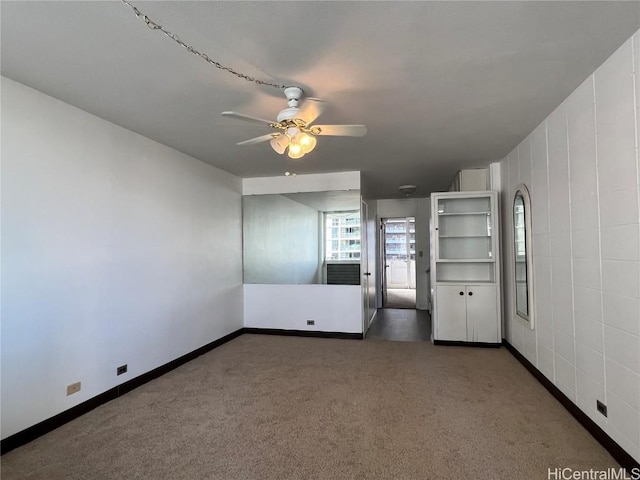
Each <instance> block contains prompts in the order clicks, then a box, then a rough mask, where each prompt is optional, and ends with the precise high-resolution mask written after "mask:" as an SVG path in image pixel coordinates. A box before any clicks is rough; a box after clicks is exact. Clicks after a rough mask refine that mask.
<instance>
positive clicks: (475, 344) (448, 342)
mask: <svg viewBox="0 0 640 480" xmlns="http://www.w3.org/2000/svg"><path fill="white" fill-rule="evenodd" d="M433 344H434V345H446V346H448V347H481V348H500V347H501V346H502V344H501V343H485V342H460V341H458V340H434V341H433Z"/></svg>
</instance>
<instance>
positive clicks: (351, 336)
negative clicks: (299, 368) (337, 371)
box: [242, 327, 362, 340]
mask: <svg viewBox="0 0 640 480" xmlns="http://www.w3.org/2000/svg"><path fill="white" fill-rule="evenodd" d="M242 333H253V334H258V335H283V336H287V337H317V338H339V339H343V340H362V333H346V332H320V331H315V330H282V329H279V328H250V327H245V328H243V329H242Z"/></svg>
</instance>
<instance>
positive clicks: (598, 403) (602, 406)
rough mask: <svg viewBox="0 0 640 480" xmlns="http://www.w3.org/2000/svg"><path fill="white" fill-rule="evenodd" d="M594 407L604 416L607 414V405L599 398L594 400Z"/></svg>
mask: <svg viewBox="0 0 640 480" xmlns="http://www.w3.org/2000/svg"><path fill="white" fill-rule="evenodd" d="M596 408H597V409H598V411H599V412H600V413H601V414H602V415H604V416H605V417H606V416H607V406H606V405H605V404H604V403H602V402H601V401H600V400H596Z"/></svg>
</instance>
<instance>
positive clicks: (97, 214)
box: [1, 78, 243, 438]
mask: <svg viewBox="0 0 640 480" xmlns="http://www.w3.org/2000/svg"><path fill="white" fill-rule="evenodd" d="M240 205H241V182H240V180H239V179H238V178H236V177H234V176H232V175H229V174H227V173H224V172H222V171H220V170H218V169H216V168H214V167H211V166H209V165H206V164H204V163H202V162H200V161H197V160H195V159H193V158H191V157H188V156H186V155H183V154H181V153H179V152H176V151H174V150H171V149H170V148H167V147H165V146H162V145H160V144H158V143H155V142H153V141H151V140H149V139H147V138H144V137H142V136H140V135H137V134H135V133H133V132H131V131H128V130H125V129H123V128H120V127H118V126H116V125H113V124H111V123H108V122H106V121H104V120H101V119H99V118H97V117H94V116H92V115H90V114H88V113H86V112H83V111H81V110H78V109H76V108H74V107H71V106H70V105H67V104H65V103H62V102H60V101H58V100H55V99H53V98H51V97H48V96H46V95H43V94H42V93H39V92H37V91H35V90H32V89H30V88H27V87H25V86H22V85H20V84H18V83H15V82H13V81H11V80H8V79H4V78H3V79H2V358H1V360H2V437H3V438H5V437H7V436H9V435H11V434H13V433H16V432H18V431H20V430H23V429H25V428H27V427H29V426H31V425H33V424H35V423H37V422H40V421H42V420H44V419H46V418H49V417H51V416H53V415H55V414H57V413H60V412H62V411H64V410H67V409H69V408H70V407H72V406H74V405H76V404H78V403H81V402H83V401H85V400H87V399H89V398H91V397H94V396H96V395H98V394H100V393H102V392H104V391H106V390H108V389H109V388H111V387H114V386H116V385H118V384H120V383H123V382H125V381H127V380H129V379H131V378H134V377H136V376H138V375H140V374H142V373H145V372H147V371H149V370H152V369H153V368H155V367H158V366H160V365H162V364H165V363H167V362H169V361H171V360H173V359H175V358H177V357H179V356H181V355H183V354H186V353H188V352H191V351H193V350H194V349H196V348H198V347H200V346H202V345H205V344H207V343H209V342H212V341H214V340H216V339H218V338H220V337H222V336H224V335H226V334H228V333H230V332H233V331H235V330H237V329H239V328H241V327H242V322H243V315H242V308H243V305H242V277H241V275H242V262H241V255H242V252H241V243H242V238H241V210H240ZM125 363H126V364H128V367H129V371H128V373H126V374H124V375H121V376H119V377H116V367H117V366H119V365H122V364H125ZM77 381H81V382H82V390H81V391H80V392H79V393H77V394H74V395H72V396H66V386H67V385H68V384H71V383H74V382H77Z"/></svg>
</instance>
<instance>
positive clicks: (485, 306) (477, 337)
mask: <svg viewBox="0 0 640 480" xmlns="http://www.w3.org/2000/svg"><path fill="white" fill-rule="evenodd" d="M438 288H440V287H438ZM466 297H467V330H468V332H469V341H471V342H490V343H497V342H499V341H500V339H499V338H498V307H497V303H496V287H495V286H492V285H486V286H485V285H468V286H467V290H466Z"/></svg>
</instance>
